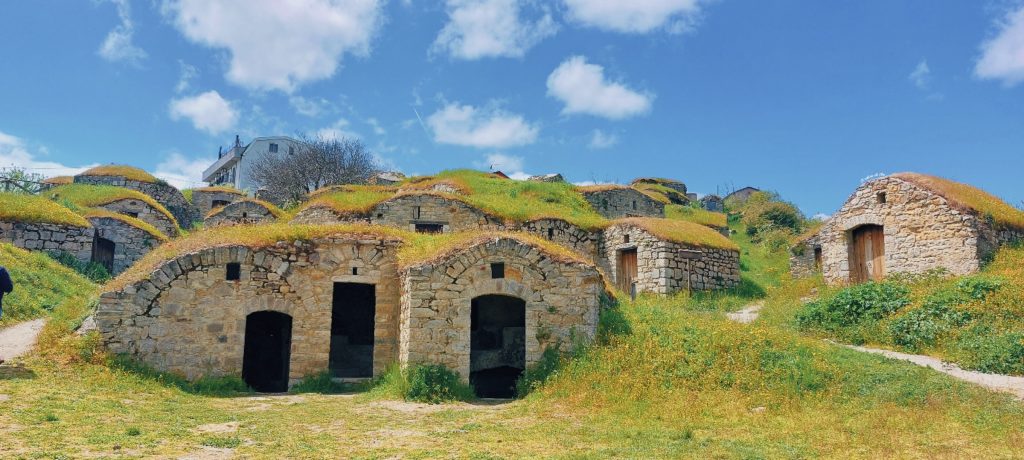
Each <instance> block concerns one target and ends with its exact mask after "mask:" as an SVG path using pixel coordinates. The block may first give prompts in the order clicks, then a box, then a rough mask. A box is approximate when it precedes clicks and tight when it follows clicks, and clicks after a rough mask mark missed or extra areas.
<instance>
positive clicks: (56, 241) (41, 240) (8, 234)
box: [0, 222, 93, 262]
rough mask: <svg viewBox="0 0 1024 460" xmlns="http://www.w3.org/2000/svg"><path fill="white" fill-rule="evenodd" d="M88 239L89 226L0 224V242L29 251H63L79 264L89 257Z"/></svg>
mask: <svg viewBox="0 0 1024 460" xmlns="http://www.w3.org/2000/svg"><path fill="white" fill-rule="evenodd" d="M92 236H93V229H92V227H75V226H72V225H56V224H44V223H32V222H0V241H3V242H5V243H10V244H12V245H14V246H17V247H19V248H22V249H28V250H30V251H58V252H67V253H69V254H71V255H73V256H75V258H76V259H78V260H80V261H83V262H88V261H89V260H90V259H91V258H92Z"/></svg>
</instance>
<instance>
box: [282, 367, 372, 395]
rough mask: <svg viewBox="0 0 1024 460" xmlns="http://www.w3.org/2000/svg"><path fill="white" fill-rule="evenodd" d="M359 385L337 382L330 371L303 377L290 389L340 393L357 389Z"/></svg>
mask: <svg viewBox="0 0 1024 460" xmlns="http://www.w3.org/2000/svg"><path fill="white" fill-rule="evenodd" d="M355 387H357V385H348V384H345V383H341V382H335V381H334V378H333V377H332V376H331V372H330V371H324V372H320V373H319V374H313V375H310V376H307V377H305V378H303V379H302V381H301V382H299V383H297V384H295V385H294V386H293V387H291V388H290V389H289V390H288V391H289V392H290V393H321V394H338V393H346V392H349V391H353V390H355V389H356V388H355Z"/></svg>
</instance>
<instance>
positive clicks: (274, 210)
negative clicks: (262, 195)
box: [206, 198, 288, 219]
mask: <svg viewBox="0 0 1024 460" xmlns="http://www.w3.org/2000/svg"><path fill="white" fill-rule="evenodd" d="M235 203H254V204H257V205H260V206H262V207H264V208H266V209H267V211H270V214H271V215H273V216H274V218H275V219H281V218H283V217H286V216H287V215H288V214H287V213H286V212H284V210H282V209H281V208H279V207H277V206H275V205H274V204H273V203H270V202H268V201H263V200H257V199H256V198H242V199H241V200H237V201H235V202H232V203H231V204H229V205H228V206H231V205H232V204H235ZM228 206H217V207H216V208H213V209H211V210H210V213H209V214H207V215H206V217H207V218H210V217H213V216H216V215H217V214H220V213H222V212H224V210H225V209H227V207H228Z"/></svg>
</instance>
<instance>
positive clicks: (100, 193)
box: [42, 184, 179, 227]
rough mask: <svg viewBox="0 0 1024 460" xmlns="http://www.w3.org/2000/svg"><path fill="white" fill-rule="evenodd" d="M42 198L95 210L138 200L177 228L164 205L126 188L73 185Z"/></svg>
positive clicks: (47, 193) (58, 188)
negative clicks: (117, 202) (116, 203)
mask: <svg viewBox="0 0 1024 460" xmlns="http://www.w3.org/2000/svg"><path fill="white" fill-rule="evenodd" d="M42 196H44V197H47V198H49V199H51V200H53V201H56V202H60V203H70V204H71V205H72V206H71V207H79V208H95V207H98V206H103V205H106V204H110V203H113V202H115V201H120V200H138V201H142V202H144V203H146V204H147V205H149V207H151V208H153V209H156V210H157V212H159V213H160V214H163V216H164V217H166V218H167V219H168V220H170V221H171V222H172V223H174V226H175V227H177V226H179V225H178V221H177V220H176V219H175V218H174V215H173V214H171V212H170V211H168V210H167V208H165V207H164V206H163V205H161V204H160V203H158V202H157V201H156V200H154V199H153V198H152V197H150V196H149V195H146V194H145V193H142V192H138V191H135V190H132V189H127V188H124V187H113V186H109V185H91V184H71V185H63V186H60V187H54V188H52V189H50V190H47V191H45V192H43V193H42Z"/></svg>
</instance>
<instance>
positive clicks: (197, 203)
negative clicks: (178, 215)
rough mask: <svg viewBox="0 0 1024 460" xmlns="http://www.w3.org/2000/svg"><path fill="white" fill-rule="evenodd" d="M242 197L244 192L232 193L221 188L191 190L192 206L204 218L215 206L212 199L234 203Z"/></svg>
mask: <svg viewBox="0 0 1024 460" xmlns="http://www.w3.org/2000/svg"><path fill="white" fill-rule="evenodd" d="M243 198H245V194H243V193H241V192H238V193H232V192H225V191H222V190H203V189H195V190H193V191H192V206H194V207H195V208H196V210H197V213H198V215H199V217H200V218H205V217H206V216H208V215H209V214H210V211H212V210H213V208H215V207H216V206H214V205H213V202H214V201H223V202H225V203H234V202H236V201H238V200H241V199H243Z"/></svg>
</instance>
